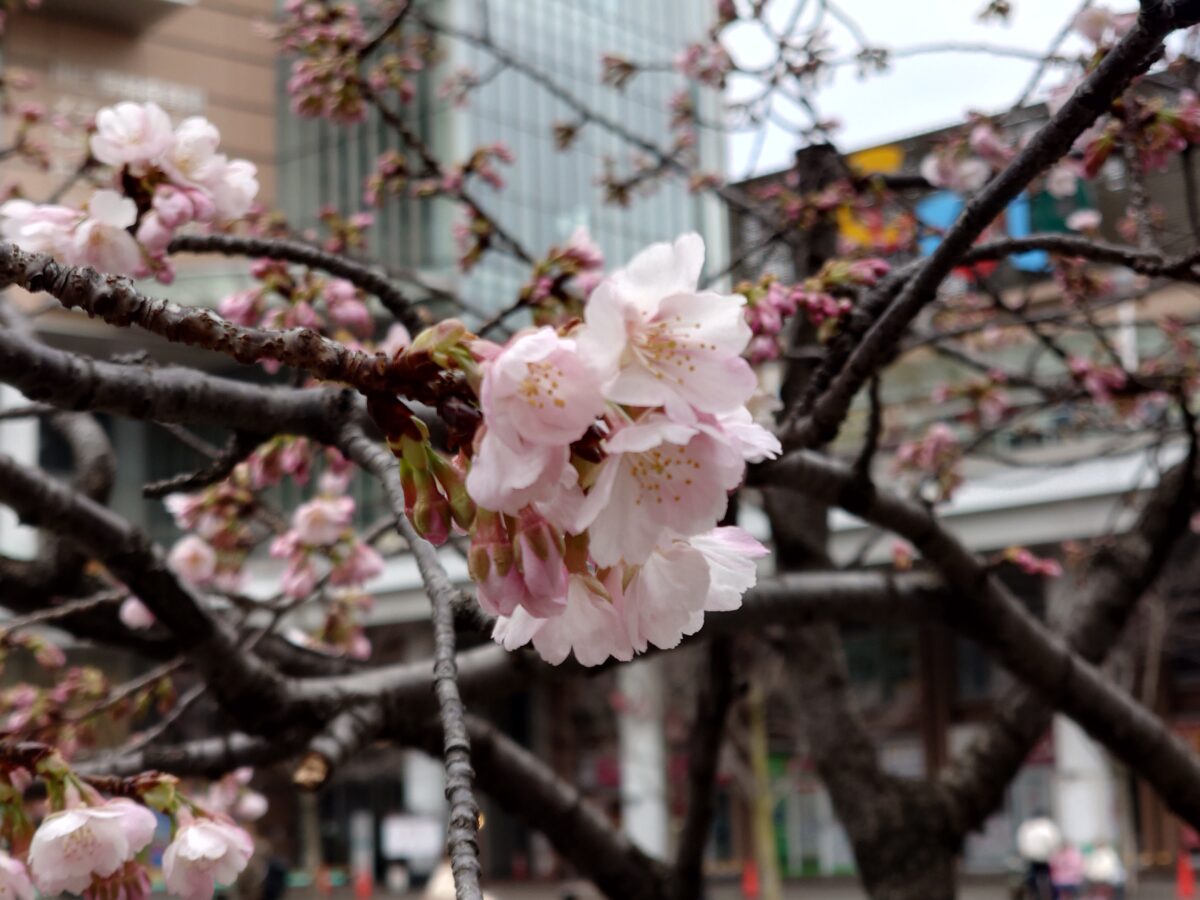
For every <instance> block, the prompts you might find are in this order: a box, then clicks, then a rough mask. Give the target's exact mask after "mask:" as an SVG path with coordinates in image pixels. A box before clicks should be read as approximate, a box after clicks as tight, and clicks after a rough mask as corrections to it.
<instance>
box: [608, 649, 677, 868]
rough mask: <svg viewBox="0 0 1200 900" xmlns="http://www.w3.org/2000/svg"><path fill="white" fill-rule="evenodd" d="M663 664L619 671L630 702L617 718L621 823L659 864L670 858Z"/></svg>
mask: <svg viewBox="0 0 1200 900" xmlns="http://www.w3.org/2000/svg"><path fill="white" fill-rule="evenodd" d="M662 664H663V661H662V659H660V658H657V657H651V658H650V659H645V660H642V661H640V662H636V663H628V664H626V665H623V666H620V667H619V668H618V670H617V684H618V687H619V689H620V691H621V694H622V695H623V696H624V697H625V701H626V704H625V709H623V710H622V711H621V714H620V715H619V716H618V718H617V726H618V728H617V730H618V733H619V737H620V754H621V756H620V760H621V822H622V824H623V825H624V828H625V833H626V834H627V835H629V838H630V840H632V841H633V842H634V843H635V844H636V845H637V846H638V847H640V848H641V849H642V850H643V851H645V852H646V853H648V854H649V855H650V856H652V857H654V858H655V859H666V858H667V851H668V846H667V845H668V839H669V835H668V816H667V759H666V756H667V751H666V739H665V737H664V735H663V672H662Z"/></svg>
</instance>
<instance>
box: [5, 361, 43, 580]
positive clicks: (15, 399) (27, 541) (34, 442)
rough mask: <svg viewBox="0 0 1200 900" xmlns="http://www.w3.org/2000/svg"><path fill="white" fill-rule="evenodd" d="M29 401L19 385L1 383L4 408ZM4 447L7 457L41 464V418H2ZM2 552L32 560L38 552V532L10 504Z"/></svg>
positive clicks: (6, 510)
mask: <svg viewBox="0 0 1200 900" xmlns="http://www.w3.org/2000/svg"><path fill="white" fill-rule="evenodd" d="M28 402H29V401H28V400H26V399H25V395H24V394H22V393H21V392H20V391H18V390H17V389H16V388H13V387H9V386H8V385H6V384H3V385H0V409H10V408H12V407H16V406H24V405H25V404H26V403H28ZM0 448H3V452H4V454H5V455H6V456H11V457H12V458H13V460H15V461H16V462H18V463H21V464H22V465H27V466H36V465H37V463H38V420H37V419H36V418H32V417H31V418H27V419H12V420H10V421H3V420H0ZM0 552H2V553H4V554H5V555H6V556H15V557H18V558H21V559H30V558H32V557H33V556H35V555H36V554H37V531H36V530H35V529H33V528H27V527H25V526H24V525H20V524H18V521H17V517H16V515H15V514H14V513H13V511H12V510H10V509H9V508H8V507H0Z"/></svg>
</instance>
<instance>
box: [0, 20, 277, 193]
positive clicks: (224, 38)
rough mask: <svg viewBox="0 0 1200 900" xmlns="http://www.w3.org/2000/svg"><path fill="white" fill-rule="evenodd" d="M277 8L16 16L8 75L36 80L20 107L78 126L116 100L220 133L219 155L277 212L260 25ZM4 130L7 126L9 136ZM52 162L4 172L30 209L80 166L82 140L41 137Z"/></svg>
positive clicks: (271, 77) (265, 46) (269, 53)
mask: <svg viewBox="0 0 1200 900" xmlns="http://www.w3.org/2000/svg"><path fill="white" fill-rule="evenodd" d="M274 7H275V3H274V0H193V2H191V3H187V2H178V0H43V4H42V8H41V10H39V11H37V12H33V13H28V12H27V13H22V14H20V15H17V16H15V17H14V18H13V19H12V20H11V21H10V24H9V27H8V29H7V31H6V33H5V35H4V39H3V55H4V65H5V68H6V70H7V71H8V72H10V73H11V72H14V71H18V72H24V73H28V74H29V75H31V76H32V77H33V78H34V79H35V80H36V86H35V87H34V89H33V90H30V91H20V92H17V93H15V94H14V98H15V99H17V100H18V101H19V100H23V99H28V100H33V101H37V102H41V103H44V104H45V105H46V106H47V108H48V109H49V110H50V112H51V113H54V114H58V115H63V116H67V117H69V118H70V119H72V120H76V121H82V120H85V119H86V118H87V117H89V116H90V115H92V114H94V113H95V111H96V110H97V109H99V108H100V107H102V106H106V105H109V104H112V103H116V102H119V101H121V100H138V101H146V100H154V101H155V102H157V103H158V104H159V105H160V106H162V107H163V108H164V109H166V110H167V111H168V112H169V113H170V114H171V116H172V118H174V119H176V120H178V119H180V118H183V117H185V116H189V115H204V116H206V117H208V118H209V119H210V120H212V122H213V123H214V124H215V125H216V126H217V127H218V128H219V129H220V130H221V138H222V150H223V151H224V152H226V153H227V154H228V155H229V156H231V157H244V158H246V159H249V160H250V161H252V162H253V163H255V164H256V165H257V166H258V170H259V180H260V182H261V184H262V193H261V194H260V197H261V199H262V201H263V202H264V203H265V204H266V205H268V206H273V205H274V204H275V201H276V194H275V189H276V188H275V186H276V166H275V155H276V134H275V72H276V57H275V54H274V48H273V46H272V44H271V42H270V41H269V40H267V38H266V37H264V36H263V35H262V33H261V30H260V29H259V28H258V27H257V24H258V23H260V22H263V21H265V20H266V18H267V17H268V16H269V15H270V14H271V13H272V12H273V10H274ZM7 127H11V125H9V126H7ZM39 136H40V137H42V138H43V139H44V140H45V141H46V143H47V144H48V145H49V146H50V148H51V150H52V153H53V156H54V162H53V164H52V167H51V171H50V172H49V173H42V172H39V171H37V170H36V169H33V168H32V167H30V166H28V165H24V164H21V163H15V162H11V161H10V162H6V163H5V165H4V166H3V173H4V175H5V177H6V179H7V178H18V179H20V180H21V182H22V184H23V185H26V186H27V191H28V193H29V194H30V197H31V199H41V198H40V197H39V194H38V191H39V190H41V191H48V190H51V189H52V188H53V185H55V184H57V183H58V182H60V181H61V180H62V178H63V177H64V175H67V174H69V173H70V171H71V170H72V169H73V168H74V167H75V166H76V165H77V164H78V162H79V160H80V158H81V154H82V152H83V150H84V145H83V139H82V138H81V137H80V135H78V134H63V133H61V132H58V131H56V130H55V129H53V128H51V127H47V128H45V129H42V130H41V132H40V134H39Z"/></svg>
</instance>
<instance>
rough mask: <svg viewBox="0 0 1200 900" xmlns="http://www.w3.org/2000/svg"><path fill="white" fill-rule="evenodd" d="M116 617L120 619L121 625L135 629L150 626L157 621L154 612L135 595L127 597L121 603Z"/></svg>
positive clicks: (139, 629) (138, 629)
mask: <svg viewBox="0 0 1200 900" xmlns="http://www.w3.org/2000/svg"><path fill="white" fill-rule="evenodd" d="M117 617H118V618H119V619H120V620H121V624H122V625H124V626H125V627H126V628H132V629H134V630H135V631H141V630H143V629H146V628H150V627H151V626H153V625H154V623H155V622H157V621H158V620H157V619H156V618H155V617H154V613H152V612H150V609H149V607H147V606H146V604H145V603H143V602H142V601H141V600H139V599H138V598H137V597H127V598H126V599H125V600H124V602H122V603H121V608H120V610H119V611H118V612H117Z"/></svg>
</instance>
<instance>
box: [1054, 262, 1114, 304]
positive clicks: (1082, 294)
mask: <svg viewBox="0 0 1200 900" xmlns="http://www.w3.org/2000/svg"><path fill="white" fill-rule="evenodd" d="M1054 281H1055V283H1056V284H1057V285H1058V288H1059V290H1060V291H1061V292H1062V297H1063V300H1064V301H1065V302H1066V303H1067V304H1069V305H1081V304H1084V303H1088V302H1091V301H1093V300H1096V299H1097V298H1100V297H1104V296H1107V295H1108V294H1111V293H1112V291H1113V289H1114V288H1115V286H1116V285H1115V283H1114V282H1113V279H1112V277H1111V276H1109V275H1106V274H1103V273H1101V272H1099V271H1097V270H1096V268H1095V267H1094V266H1090V265H1088V262H1087V260H1085V259H1079V258H1076V257H1059V258H1057V259H1056V260H1055V265H1054Z"/></svg>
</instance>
